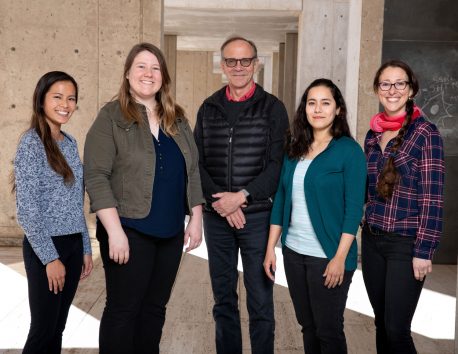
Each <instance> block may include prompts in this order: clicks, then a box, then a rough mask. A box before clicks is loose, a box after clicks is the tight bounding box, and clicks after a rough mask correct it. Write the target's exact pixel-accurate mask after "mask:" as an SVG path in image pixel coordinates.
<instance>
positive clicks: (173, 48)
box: [164, 35, 177, 97]
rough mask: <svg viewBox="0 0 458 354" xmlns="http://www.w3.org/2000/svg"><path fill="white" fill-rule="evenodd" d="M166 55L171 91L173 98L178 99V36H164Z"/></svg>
mask: <svg viewBox="0 0 458 354" xmlns="http://www.w3.org/2000/svg"><path fill="white" fill-rule="evenodd" d="M164 55H165V60H166V61H167V69H168V70H169V75H170V80H171V81H172V83H171V85H170V91H171V92H172V95H173V97H176V85H177V83H176V77H177V36H176V35H165V36H164Z"/></svg>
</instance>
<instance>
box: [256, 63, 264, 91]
mask: <svg viewBox="0 0 458 354" xmlns="http://www.w3.org/2000/svg"><path fill="white" fill-rule="evenodd" d="M256 77H257V80H256V82H257V83H258V84H259V85H260V86H262V87H264V66H262V67H260V68H259V69H258V72H257V74H256Z"/></svg>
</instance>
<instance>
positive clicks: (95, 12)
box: [0, 0, 163, 244]
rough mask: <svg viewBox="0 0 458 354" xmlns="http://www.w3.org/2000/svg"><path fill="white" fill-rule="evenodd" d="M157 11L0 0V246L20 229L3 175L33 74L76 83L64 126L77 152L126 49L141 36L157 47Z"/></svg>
mask: <svg viewBox="0 0 458 354" xmlns="http://www.w3.org/2000/svg"><path fill="white" fill-rule="evenodd" d="M162 8H163V6H162V0H152V1H144V0H135V1H129V2H124V1H111V0H110V1H108V0H88V1H82V2H78V1H69V0H60V1H57V0H48V1H41V2H30V1H25V0H15V1H8V0H0V43H2V46H1V48H0V90H1V92H2V95H0V116H1V117H2V124H1V125H0V137H1V139H0V163H1V164H2V166H4V167H3V168H2V169H1V170H0V183H1V184H0V186H1V187H0V242H1V243H3V244H4V243H8V242H9V241H10V240H11V241H12V242H14V243H17V240H18V238H17V236H20V235H21V234H22V231H21V229H20V228H19V227H18V226H17V224H16V219H15V214H16V210H15V202H14V197H13V195H12V194H11V193H10V186H9V185H8V176H9V173H10V171H11V170H12V165H11V161H12V159H13V157H14V154H15V151H16V147H17V143H18V141H19V136H20V134H21V133H22V132H23V131H24V130H25V129H26V128H27V126H28V122H29V119H30V115H31V105H32V94H33V90H34V88H35V85H36V83H37V81H38V79H39V77H40V76H42V75H43V74H44V73H45V72H47V71H50V70H62V71H66V72H68V73H69V74H71V75H73V76H74V77H75V79H76V80H77V82H78V84H79V88H80V91H79V93H80V95H79V101H78V110H77V111H76V112H75V113H74V115H73V117H72V119H71V120H70V123H69V124H68V125H67V126H65V127H64V130H66V131H68V132H69V133H70V134H72V135H74V136H75V137H76V138H77V140H78V145H79V149H80V152H82V149H83V145H84V139H85V136H86V133H87V130H88V129H89V127H90V125H91V124H92V121H93V119H94V118H95V116H96V114H97V111H98V109H99V108H100V106H101V105H102V104H103V103H104V102H107V101H108V100H110V99H111V97H113V95H115V94H116V92H117V90H118V89H119V83H120V78H121V75H122V69H123V63H124V60H125V56H126V54H127V52H128V50H129V49H130V48H131V47H132V45H133V44H135V43H137V42H139V40H141V39H143V38H145V39H147V38H148V39H150V40H151V41H153V42H154V43H155V44H158V45H160V39H161V36H162V26H161V23H160V22H159V21H161V19H162ZM151 19H153V20H151ZM90 220H93V216H92V217H91V218H90ZM90 225H92V222H90Z"/></svg>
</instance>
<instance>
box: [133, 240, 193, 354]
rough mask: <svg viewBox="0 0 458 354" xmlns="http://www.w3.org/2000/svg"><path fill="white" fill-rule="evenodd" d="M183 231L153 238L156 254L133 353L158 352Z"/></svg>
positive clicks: (179, 255) (175, 273)
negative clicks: (167, 236)
mask: <svg viewBox="0 0 458 354" xmlns="http://www.w3.org/2000/svg"><path fill="white" fill-rule="evenodd" d="M183 240H184V234H183V232H180V233H179V234H178V235H177V236H175V237H173V238H167V239H159V238H157V239H155V240H154V242H155V243H156V249H157V251H156V257H155V262H154V265H153V272H152V274H151V279H150V281H149V286H148V289H147V293H146V296H145V299H144V301H143V305H142V309H141V313H140V321H139V325H138V327H137V333H136V334H135V353H137V354H139V353H145V354H147V353H159V343H160V341H161V336H162V327H164V322H165V312H166V305H167V303H168V301H169V299H170V294H171V293H172V288H173V284H174V282H175V278H176V275H177V272H178V268H179V266H180V260H181V255H182V252H183Z"/></svg>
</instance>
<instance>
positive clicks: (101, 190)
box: [13, 37, 444, 354]
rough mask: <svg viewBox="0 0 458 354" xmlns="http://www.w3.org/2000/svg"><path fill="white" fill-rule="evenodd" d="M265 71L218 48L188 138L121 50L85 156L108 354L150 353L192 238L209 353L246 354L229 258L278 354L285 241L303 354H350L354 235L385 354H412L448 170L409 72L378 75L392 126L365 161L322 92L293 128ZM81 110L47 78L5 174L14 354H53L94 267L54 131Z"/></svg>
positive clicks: (249, 50)
mask: <svg viewBox="0 0 458 354" xmlns="http://www.w3.org/2000/svg"><path fill="white" fill-rule="evenodd" d="M258 65H259V64H258V57H257V49H256V45H255V44H254V43H253V42H252V41H250V40H247V39H245V38H242V37H231V38H229V39H228V40H226V41H225V42H224V43H223V45H222V46H221V68H222V70H223V73H224V74H225V75H226V77H227V79H228V85H226V86H224V87H223V88H221V89H220V90H218V91H217V92H215V93H214V94H213V95H212V96H210V97H209V98H207V99H206V100H205V101H204V102H203V103H202V105H201V107H200V109H199V111H198V114H197V121H196V125H195V128H194V131H192V130H191V127H190V125H189V123H188V120H187V118H186V116H185V112H184V110H183V108H181V107H180V106H179V105H178V104H177V103H175V101H174V98H173V97H172V94H171V90H170V86H171V80H170V76H169V73H168V70H167V65H166V61H165V58H164V55H163V54H162V52H161V51H160V50H159V49H158V48H157V47H156V46H154V45H152V44H149V43H140V44H137V45H135V46H134V47H133V48H132V49H131V50H130V52H129V54H128V56H127V59H126V61H125V65H124V71H123V76H122V84H121V87H120V89H119V92H118V94H117V96H116V97H115V99H113V100H112V101H111V102H109V103H107V104H106V105H104V106H103V107H102V109H101V110H100V112H99V113H98V115H97V118H96V119H95V121H94V123H93V124H92V126H91V128H90V130H89V132H88V134H87V137H86V142H85V147H84V185H85V187H86V190H87V192H88V195H89V198H90V208H91V211H92V212H95V213H96V215H97V230H96V238H97V240H98V241H99V243H100V254H101V258H102V261H103V266H104V271H105V279H106V292H107V297H106V305H105V309H104V311H103V315H102V319H101V323H100V333H99V346H100V352H101V353H110V354H112V353H157V352H159V344H160V340H161V335H162V328H163V325H164V322H165V314H166V305H167V302H168V300H169V298H170V295H171V291H172V287H173V284H174V281H175V278H176V275H177V272H178V268H179V264H180V260H181V254H182V250H183V247H185V248H186V250H187V251H189V250H192V249H194V248H196V247H198V246H199V245H200V243H201V241H202V226H203V229H204V234H205V240H206V245H207V249H208V263H209V270H210V279H211V286H212V290H213V295H214V302H215V303H214V307H213V317H214V320H215V340H216V351H217V352H218V353H231V354H232V353H242V335H241V325H240V315H239V307H238V295H237V283H238V270H237V262H238V254H239V251H240V255H241V259H242V263H243V270H244V272H243V280H244V284H245V288H246V292H247V309H248V314H249V333H250V341H251V349H252V352H253V353H273V352H274V333H275V320H274V307H273V284H274V280H275V270H276V255H275V249H276V245H277V243H278V241H279V239H280V238H281V245H282V252H283V257H284V266H285V273H286V277H287V281H288V287H289V292H290V295H291V298H292V302H293V305H294V309H295V313H296V317H297V320H298V322H299V324H300V325H301V327H302V334H303V341H304V351H305V352H306V353H312V354H314V353H321V354H324V353H333V354H334V353H346V352H347V345H346V340H345V334H344V309H345V304H346V300H347V294H348V290H349V287H350V283H351V280H352V276H353V273H354V271H355V269H356V267H357V259H358V251H357V245H356V234H357V231H358V227H359V226H360V224H361V225H362V271H363V276H364V281H365V284H366V288H367V292H368V295H369V299H370V301H371V304H372V307H373V309H374V313H375V325H376V345H377V352H378V353H379V354H380V353H415V352H416V350H415V346H414V344H413V341H412V337H411V334H410V324H411V321H412V317H413V314H414V312H415V308H416V304H417V302H418V299H419V295H420V292H421V289H422V286H423V284H424V280H425V276H426V274H427V273H429V272H431V267H432V266H431V259H432V257H433V254H434V250H435V249H436V247H437V245H438V243H439V237H440V233H441V229H442V208H443V180H444V157H443V147H442V140H441V137H440V135H439V132H438V130H437V128H436V127H435V126H434V125H433V124H432V123H430V122H428V121H427V120H426V119H425V118H424V117H423V115H422V113H421V111H420V109H419V108H418V107H416V106H415V105H414V103H413V97H414V96H415V94H416V93H417V92H418V87H419V86H418V82H417V79H416V78H415V75H414V73H413V72H412V70H411V69H410V67H409V66H408V65H407V64H405V63H404V62H401V61H397V60H393V61H390V62H387V63H385V64H384V65H382V66H381V67H380V69H379V70H378V72H377V73H376V75H375V78H374V83H373V86H374V91H375V93H376V94H377V95H378V97H379V100H380V103H381V105H382V106H383V109H384V110H383V112H381V113H379V114H377V115H375V116H374V117H373V118H372V119H371V123H370V127H371V129H370V131H369V132H368V134H367V136H366V139H365V144H364V152H365V154H364V153H363V150H362V149H361V147H360V146H359V145H358V143H357V142H356V141H355V140H354V139H353V138H352V137H351V133H350V129H349V126H348V122H347V107H346V105H345V101H344V98H343V96H342V93H341V92H340V90H339V88H338V87H337V86H336V85H335V84H334V83H333V82H332V81H330V80H328V79H317V80H315V81H313V82H312V83H311V84H310V85H309V86H308V87H307V89H306V90H305V92H304V94H303V95H302V98H301V101H300V103H299V106H298V108H297V111H296V113H295V115H294V117H291V127H289V123H288V116H287V113H286V110H285V107H284V105H283V103H282V102H281V101H280V100H278V99H277V98H276V97H275V96H273V95H271V94H269V93H268V92H266V91H264V90H263V88H262V87H261V86H259V85H257V84H256V83H255V82H254V80H253V77H254V74H255V72H256V70H257V67H258ZM77 100H78V86H77V84H76V82H75V80H74V79H73V78H72V77H71V76H69V75H68V74H65V73H63V72H49V73H47V74H45V75H44V76H43V77H42V78H41V79H40V80H39V82H38V84H37V86H36V89H35V93H34V99H33V115H32V119H31V125H30V128H29V129H28V130H27V131H26V132H25V133H24V134H23V136H22V138H21V141H20V143H19V147H18V150H17V154H16V157H15V160H14V187H13V188H14V189H15V191H16V198H17V214H18V222H19V224H20V225H21V227H22V228H23V230H24V233H25V237H24V248H23V250H24V263H25V268H26V272H27V279H28V284H29V303H30V309H31V326H30V331H29V335H28V338H27V342H26V344H25V347H24V353H59V352H60V350H61V345H62V333H63V330H64V328H65V322H66V318H67V315H68V311H69V308H70V305H71V302H72V299H73V297H74V295H75V292H76V289H77V285H78V281H79V279H82V278H85V277H87V276H88V275H89V273H90V272H91V270H92V267H93V265H92V257H91V247H90V241H89V236H88V231H87V227H86V223H85V220H84V213H83V200H84V186H83V166H82V164H81V161H80V159H79V155H78V150H77V147H76V141H75V139H74V138H72V137H71V136H70V135H69V134H67V133H64V132H63V131H62V130H61V126H62V125H63V124H65V123H67V122H68V120H69V119H70V117H71V115H72V113H73V112H74V111H75V109H76V103H77ZM364 205H365V206H366V207H365V213H364V216H363V207H364ZM186 215H189V220H188V223H187V225H186V227H185V226H184V225H185V222H184V221H185V216H186ZM202 220H203V225H202ZM361 220H362V221H361Z"/></svg>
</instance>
